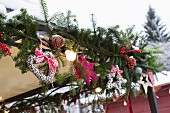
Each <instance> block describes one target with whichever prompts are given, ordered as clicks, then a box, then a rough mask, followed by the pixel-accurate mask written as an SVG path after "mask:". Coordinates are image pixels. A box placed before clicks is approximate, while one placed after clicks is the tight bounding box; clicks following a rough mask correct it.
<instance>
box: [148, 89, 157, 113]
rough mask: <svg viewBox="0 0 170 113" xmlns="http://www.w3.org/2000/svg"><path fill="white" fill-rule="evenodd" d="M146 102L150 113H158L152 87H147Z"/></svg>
mask: <svg viewBox="0 0 170 113" xmlns="http://www.w3.org/2000/svg"><path fill="white" fill-rule="evenodd" d="M148 100H149V104H150V109H151V113H159V108H158V103H157V99H156V95H155V93H154V92H153V90H152V87H148Z"/></svg>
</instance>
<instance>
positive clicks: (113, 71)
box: [110, 66, 123, 77]
mask: <svg viewBox="0 0 170 113" xmlns="http://www.w3.org/2000/svg"><path fill="white" fill-rule="evenodd" d="M110 72H111V73H115V74H117V75H120V77H122V75H121V74H122V73H123V71H122V70H119V67H118V66H116V67H115V66H112V67H111V70H110Z"/></svg>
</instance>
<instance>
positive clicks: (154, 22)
mask: <svg viewBox="0 0 170 113" xmlns="http://www.w3.org/2000/svg"><path fill="white" fill-rule="evenodd" d="M146 18H147V22H146V23H145V24H144V28H145V30H146V31H145V32H146V33H147V34H148V41H154V42H155V41H161V42H162V41H168V40H169V39H170V35H169V33H166V30H167V29H166V25H162V22H161V19H160V17H159V16H157V15H156V12H155V10H154V8H152V7H151V6H149V10H148V12H147V15H146Z"/></svg>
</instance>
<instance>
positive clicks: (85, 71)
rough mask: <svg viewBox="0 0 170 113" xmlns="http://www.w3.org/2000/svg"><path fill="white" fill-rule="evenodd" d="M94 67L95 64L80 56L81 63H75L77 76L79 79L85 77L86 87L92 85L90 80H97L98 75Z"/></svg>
mask: <svg viewBox="0 0 170 113" xmlns="http://www.w3.org/2000/svg"><path fill="white" fill-rule="evenodd" d="M93 67H94V63H89V62H88V61H87V60H86V58H85V57H84V56H83V55H81V56H80V58H79V61H75V62H74V69H75V74H76V76H77V77H78V78H82V77H83V76H85V78H86V85H90V79H92V80H96V79H97V74H96V73H95V72H94V71H93Z"/></svg>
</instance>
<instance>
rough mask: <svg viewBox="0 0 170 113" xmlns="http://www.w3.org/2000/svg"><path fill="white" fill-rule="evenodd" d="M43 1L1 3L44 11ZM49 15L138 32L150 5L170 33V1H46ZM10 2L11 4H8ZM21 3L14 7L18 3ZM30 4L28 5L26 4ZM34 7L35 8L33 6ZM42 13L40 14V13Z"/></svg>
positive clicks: (16, 0)
mask: <svg viewBox="0 0 170 113" xmlns="http://www.w3.org/2000/svg"><path fill="white" fill-rule="evenodd" d="M38 1H39V0H0V3H2V4H4V3H6V4H7V5H10V7H13V8H15V9H16V8H21V7H27V8H29V9H32V10H33V11H35V12H36V11H37V12H38V9H39V10H40V8H39V7H40V6H39V5H38ZM46 1H47V4H48V8H49V13H50V14H53V13H55V12H66V11H67V10H71V11H72V13H73V14H76V15H77V19H78V21H79V25H80V27H91V21H90V14H95V17H96V21H97V25H98V26H103V27H108V26H113V25H120V26H121V28H122V29H123V28H127V27H128V26H132V25H135V26H136V30H137V31H141V30H143V24H144V22H145V21H146V17H145V16H146V13H147V11H148V6H149V5H151V6H152V7H153V8H155V10H156V13H157V14H158V15H159V16H160V17H161V19H162V21H163V23H164V24H166V25H167V26H168V30H169V31H170V13H169V10H170V3H169V1H168V0H46ZM7 2H8V3H7ZM16 2H17V4H14V3H16ZM25 2H26V3H25ZM33 4H34V5H33ZM38 13H39V12H38Z"/></svg>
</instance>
